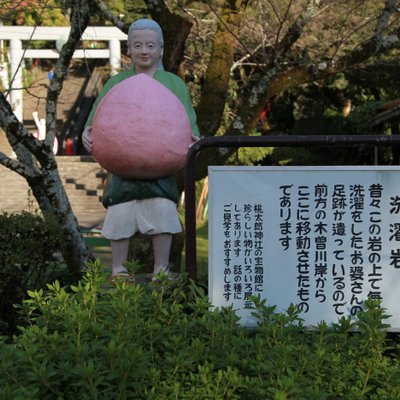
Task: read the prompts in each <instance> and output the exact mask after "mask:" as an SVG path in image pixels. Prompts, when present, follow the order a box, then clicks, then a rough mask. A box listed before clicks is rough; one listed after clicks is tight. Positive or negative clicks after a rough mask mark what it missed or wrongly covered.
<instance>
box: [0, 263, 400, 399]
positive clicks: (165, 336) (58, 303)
mask: <svg viewBox="0 0 400 400" xmlns="http://www.w3.org/2000/svg"><path fill="white" fill-rule="evenodd" d="M100 271H101V267H100V266H99V265H98V263H95V264H93V265H92V269H91V271H90V272H88V273H87V276H86V277H85V278H83V279H82V281H81V282H80V283H79V284H78V285H76V286H70V287H69V288H68V290H65V289H63V288H62V287H60V285H59V284H58V283H57V282H56V283H54V284H52V285H49V286H48V291H46V292H44V291H42V290H39V291H36V292H30V293H29V295H30V299H29V300H26V301H25V302H24V303H23V307H22V309H23V312H24V314H25V316H26V321H27V323H28V324H30V326H28V327H25V328H23V329H22V333H21V335H19V336H18V337H15V338H14V341H13V343H5V342H3V343H0V354H1V357H0V398H1V399H3V400H5V399H13V400H16V399H21V400H22V399H24V400H27V399H40V400H45V399H79V400H84V399H113V400H114V399H147V400H163V399H165V400H167V399H182V400H183V399H184V400H192V399H194V400H197V399H203V400H210V399H221V400H226V399H241V400H244V399H250V400H254V399H276V400H283V399H304V400H310V399H312V400H317V399H321V400H322V399H332V400H333V399H334V400H338V399H371V400H374V399H375V400H378V399H379V400H384V399H399V398H400V365H399V363H398V356H399V348H398V346H397V344H395V341H393V340H391V341H390V340H388V338H387V337H386V333H385V332H384V328H385V324H384V323H383V321H384V319H385V317H386V316H385V314H384V311H383V310H382V309H381V308H380V307H379V304H378V303H377V302H376V301H368V302H366V311H365V312H362V313H360V314H359V316H358V320H357V322H355V323H352V322H350V320H348V319H342V320H341V321H340V322H339V323H338V324H337V325H334V326H333V327H328V326H326V324H324V323H321V324H320V325H319V326H318V327H317V328H316V330H315V331H305V330H304V328H303V327H302V325H301V320H300V319H299V316H298V312H297V311H296V309H295V308H294V307H289V309H288V310H287V312H286V313H276V312H275V309H274V307H269V306H268V305H267V304H266V303H265V302H264V301H260V300H259V299H254V301H255V307H256V309H255V313H256V314H257V315H258V318H259V326H258V327H257V328H255V329H245V328H241V327H239V326H238V324H237V318H236V316H235V314H234V312H233V311H232V310H231V309H223V310H221V311H217V310H215V311H209V303H208V300H207V296H206V295H205V294H204V293H203V290H202V289H201V288H199V287H198V286H196V285H195V284H193V283H187V282H185V281H184V280H182V281H180V282H174V283H172V282H170V281H168V279H167V277H163V278H162V280H161V283H159V284H158V285H149V286H141V285H132V286H125V285H119V286H117V287H115V288H114V287H111V286H108V285H107V284H106V283H105V282H106V277H105V276H103V275H102V274H101V272H100ZM355 330H357V332H355Z"/></svg>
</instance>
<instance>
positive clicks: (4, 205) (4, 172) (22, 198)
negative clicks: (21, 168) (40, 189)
mask: <svg viewBox="0 0 400 400" xmlns="http://www.w3.org/2000/svg"><path fill="white" fill-rule="evenodd" d="M56 160H57V164H58V170H59V173H60V177H61V179H62V181H63V184H64V188H65V190H66V192H67V195H68V198H69V200H70V203H71V207H72V210H73V211H74V213H75V215H76V217H77V219H78V223H79V225H80V227H81V228H82V229H90V230H92V229H99V228H101V226H102V224H103V221H104V216H105V212H106V210H105V208H104V207H103V205H102V204H101V198H102V193H103V189H102V188H103V183H104V180H105V177H106V172H105V171H104V170H103V169H102V168H101V167H100V166H99V164H98V163H97V162H96V161H95V160H94V159H93V157H91V156H57V157H56ZM0 187H1V195H0V212H8V213H16V212H21V211H22V210H25V211H30V212H33V211H35V210H37V209H38V204H37V202H36V200H35V199H34V197H33V196H32V194H31V193H30V188H29V186H28V184H27V183H26V181H25V179H24V178H22V177H21V176H19V175H18V174H17V173H15V172H13V171H11V170H9V169H7V168H5V167H3V166H0Z"/></svg>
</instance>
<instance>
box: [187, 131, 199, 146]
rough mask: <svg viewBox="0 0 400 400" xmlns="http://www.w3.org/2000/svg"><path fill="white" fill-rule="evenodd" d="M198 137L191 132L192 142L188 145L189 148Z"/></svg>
mask: <svg viewBox="0 0 400 400" xmlns="http://www.w3.org/2000/svg"><path fill="white" fill-rule="evenodd" d="M199 139H200V138H199V137H198V136H195V135H193V134H192V143H191V144H190V145H189V149H190V148H191V147H192V145H193V143H195V142H197V141H198V140H199Z"/></svg>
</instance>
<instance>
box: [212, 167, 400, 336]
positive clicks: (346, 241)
mask: <svg viewBox="0 0 400 400" xmlns="http://www.w3.org/2000/svg"><path fill="white" fill-rule="evenodd" d="M399 172H400V168H399V167H386V166H368V167H356V166H351V167H209V185H210V186H209V212H210V214H209V293H210V301H211V304H212V305H213V306H215V307H222V306H229V305H233V308H234V309H236V310H237V314H238V315H239V316H240V318H241V323H242V324H243V325H245V326H252V325H253V324H254V323H255V320H254V318H253V317H252V316H251V312H252V311H253V310H252V309H251V306H252V302H251V296H254V295H260V296H261V297H262V298H265V299H266V300H267V302H268V304H270V305H277V309H278V311H284V310H285V309H287V307H288V306H289V304H291V303H292V304H295V305H297V307H298V309H299V310H300V311H301V315H300V316H301V317H302V318H303V319H304V324H305V325H306V326H313V325H316V324H318V323H319V322H320V321H322V320H324V321H326V322H327V323H333V322H337V320H338V319H339V318H340V317H342V316H355V315H356V313H357V312H358V311H360V310H361V309H362V307H363V302H364V301H365V300H366V299H367V298H375V299H381V300H382V306H383V307H385V308H386V309H387V312H388V314H390V315H391V317H390V319H389V320H388V323H389V324H390V325H391V328H390V330H392V331H399V330H400V309H399V307H398V299H399V298H400V173H399Z"/></svg>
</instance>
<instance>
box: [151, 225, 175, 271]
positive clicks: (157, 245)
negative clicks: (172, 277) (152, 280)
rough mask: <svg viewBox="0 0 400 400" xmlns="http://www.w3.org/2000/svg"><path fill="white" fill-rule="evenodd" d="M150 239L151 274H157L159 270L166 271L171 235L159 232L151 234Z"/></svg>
mask: <svg viewBox="0 0 400 400" xmlns="http://www.w3.org/2000/svg"><path fill="white" fill-rule="evenodd" d="M152 241H153V252H154V269H153V274H155V275H157V274H159V273H160V272H161V271H165V272H167V271H168V264H169V253H170V250H171V241H172V235H171V234H170V233H160V234H158V235H153V236H152Z"/></svg>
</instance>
